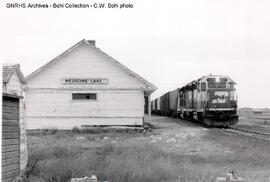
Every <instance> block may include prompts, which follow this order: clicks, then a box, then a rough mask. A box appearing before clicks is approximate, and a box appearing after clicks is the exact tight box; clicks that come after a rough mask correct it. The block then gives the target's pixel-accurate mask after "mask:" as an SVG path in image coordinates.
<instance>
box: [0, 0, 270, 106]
mask: <svg viewBox="0 0 270 182" xmlns="http://www.w3.org/2000/svg"><path fill="white" fill-rule="evenodd" d="M7 2H15V1H10V0H3V1H1V2H0V4H1V9H0V33H1V34H0V50H1V54H0V60H1V61H2V62H5V63H19V64H20V65H21V69H22V71H23V73H24V74H25V76H27V75H28V74H30V73H31V72H33V71H34V70H35V69H37V68H39V67H40V66H42V65H44V64H45V63H47V62H48V61H50V60H51V59H53V58H54V57H56V56H57V55H59V54H60V53H62V52H63V51H65V50H66V49H68V48H69V47H71V46H73V45H74V44H76V43H77V42H79V41H80V40H81V39H83V38H85V39H95V40H96V45H97V47H99V48H101V49H102V50H103V51H105V52H106V53H108V54H109V55H110V56H112V57H113V58H115V59H116V60H118V61H119V62H121V63H122V64H124V65H126V66H127V67H129V68H130V69H131V70H133V71H135V72H136V73H138V74H139V75H141V76H142V77H144V78H145V79H147V80H148V81H150V82H151V83H153V84H154V85H156V86H157V87H158V90H157V91H156V92H155V93H154V94H153V95H152V98H155V97H157V96H160V95H162V94H164V93H165V92H167V91H170V90H172V89H175V88H178V87H181V86H183V85H185V84H186V83H188V82H190V81H192V80H194V79H198V78H200V77H201V76H204V75H208V74H210V73H212V74H225V75H228V76H230V77H231V78H232V79H233V80H234V81H235V82H236V83H237V91H238V99H239V101H238V103H239V106H240V107H256V108H258V107H260V108H262V107H270V81H269V79H270V11H269V10H270V1H269V0H259V1H258V0H171V1H165V0H148V1H145V0H144V1H143V0H140V1H139V0H130V1H127V0H111V1H110V2H127V3H129V2H131V3H133V4H134V8H133V9H121V10H120V9H7V8H6V7H5V6H6V3H7ZM16 2H18V1H16ZM21 2H30V0H24V1H21ZM32 2H35V3H36V2H40V3H44V2H46V1H44V0H41V1H34V0H33V1H32ZM48 2H52V1H48ZM54 2H64V3H66V2H70V3H72V2H79V3H83V2H88V3H91V2H109V1H101V0H96V1H89V0H65V1H64V0H55V1H54Z"/></svg>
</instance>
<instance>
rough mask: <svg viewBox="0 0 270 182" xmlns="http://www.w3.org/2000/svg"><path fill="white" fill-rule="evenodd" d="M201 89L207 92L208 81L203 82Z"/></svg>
mask: <svg viewBox="0 0 270 182" xmlns="http://www.w3.org/2000/svg"><path fill="white" fill-rule="evenodd" d="M201 91H202V92H205V91H206V83H205V82H202V83H201Z"/></svg>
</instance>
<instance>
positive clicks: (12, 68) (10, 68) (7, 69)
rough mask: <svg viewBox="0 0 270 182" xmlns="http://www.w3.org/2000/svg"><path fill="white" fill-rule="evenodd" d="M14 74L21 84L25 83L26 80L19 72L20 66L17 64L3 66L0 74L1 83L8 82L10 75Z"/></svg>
mask: <svg viewBox="0 0 270 182" xmlns="http://www.w3.org/2000/svg"><path fill="white" fill-rule="evenodd" d="M14 72H16V73H17V75H18V77H19V79H20V81H21V83H26V80H25V78H24V76H23V74H22V72H21V69H20V65H19V64H15V65H3V72H2V76H3V82H4V83H7V82H9V80H10V78H11V76H12V74H13V73H14Z"/></svg>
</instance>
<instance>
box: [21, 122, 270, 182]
mask: <svg viewBox="0 0 270 182" xmlns="http://www.w3.org/2000/svg"><path fill="white" fill-rule="evenodd" d="M163 119H166V118H163ZM163 119H160V120H163ZM173 122H174V120H171V119H170V121H168V122H167V123H166V127H164V128H162V126H163V125H162V124H161V128H162V129H160V130H159V129H157V130H153V131H152V132H151V133H147V134H143V133H139V132H135V131H133V130H114V131H107V132H100V131H98V130H97V131H87V132H84V133H79V131H76V130H75V131H73V132H72V131H69V132H64V131H57V130H55V131H53V132H50V131H42V132H38V133H31V134H30V133H28V152H29V163H28V167H27V171H26V173H25V178H26V179H27V181H33V182H34V181H35V182H39V181H51V182H53V181H63V182H66V181H69V180H70V178H72V177H82V176H91V175H92V174H95V175H97V176H98V178H99V180H101V181H105V180H107V181H110V182H129V181H130V182H133V181H134V182H135V181H136V182H150V181H153V182H158V181H164V182H165V181H166V182H213V181H214V180H215V178H216V177H217V176H225V174H226V172H228V171H229V170H232V169H234V170H236V171H237V172H238V174H239V176H241V177H244V178H245V179H246V180H247V181H250V182H269V181H270V168H269V166H270V144H269V143H262V142H259V141H253V140H250V139H246V138H235V135H231V134H226V133H223V132H221V131H220V130H218V129H211V130H204V131H203V133H202V134H201V135H200V137H197V135H194V136H193V135H190V134H188V135H187V137H183V136H178V135H177V134H178V133H179V132H181V131H182V130H183V133H184V132H185V131H188V132H190V131H192V130H193V128H192V127H191V126H184V125H183V126H182V125H179V128H176V127H173V126H174V125H177V126H178V123H173ZM170 123H171V124H174V125H172V127H170ZM159 124H160V123H159V122H157V123H156V125H159ZM168 126H169V127H168ZM174 128H176V129H174ZM185 128H187V129H188V130H186V129H185ZM197 130H198V129H197V128H195V129H194V131H197ZM200 132H201V131H200ZM168 133H169V134H168ZM167 136H170V137H172V136H175V137H174V140H168V139H166V140H165V137H167ZM181 137H182V138H181ZM153 138H156V140H153ZM187 149H188V150H187Z"/></svg>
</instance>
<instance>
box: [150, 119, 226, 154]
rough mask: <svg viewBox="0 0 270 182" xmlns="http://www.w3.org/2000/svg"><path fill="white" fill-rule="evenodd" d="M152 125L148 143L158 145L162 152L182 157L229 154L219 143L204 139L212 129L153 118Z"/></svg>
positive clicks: (176, 120) (186, 122) (185, 122)
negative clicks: (178, 154) (174, 153)
mask: <svg viewBox="0 0 270 182" xmlns="http://www.w3.org/2000/svg"><path fill="white" fill-rule="evenodd" d="M152 124H153V125H154V127H155V129H154V130H153V132H152V135H151V136H150V142H151V143H154V144H157V145H159V146H160V148H161V149H163V150H167V151H171V152H177V153H181V154H183V155H192V154H198V155H203V156H209V155H211V154H216V153H219V154H224V155H227V154H230V153H231V151H230V149H229V148H226V146H221V145H220V143H216V142H213V141H211V140H209V138H207V137H206V136H207V135H208V134H209V132H211V130H212V129H208V128H204V127H201V126H199V125H198V124H196V123H192V122H189V121H183V120H180V119H175V118H168V117H159V116H153V117H152ZM216 137H218V136H216Z"/></svg>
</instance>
